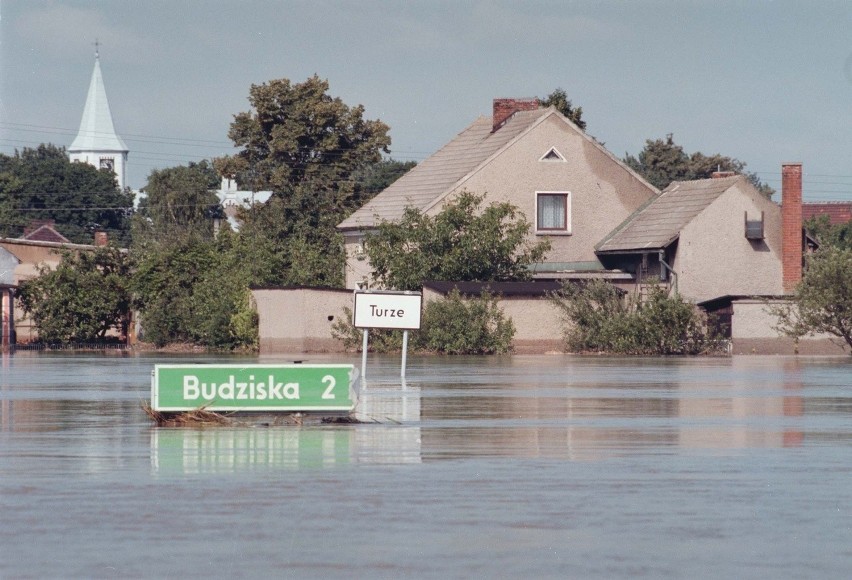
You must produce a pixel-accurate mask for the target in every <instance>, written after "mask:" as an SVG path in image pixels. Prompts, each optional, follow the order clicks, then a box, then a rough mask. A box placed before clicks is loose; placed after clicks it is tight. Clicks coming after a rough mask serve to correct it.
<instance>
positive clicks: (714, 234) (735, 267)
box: [674, 185, 783, 302]
mask: <svg viewBox="0 0 852 580" xmlns="http://www.w3.org/2000/svg"><path fill="white" fill-rule="evenodd" d="M761 211H762V212H763V216H764V235H765V239H764V240H748V239H747V238H746V237H745V226H744V218H745V212H748V216H749V219H750V220H756V219H759V218H760V213H761ZM674 268H675V271H676V272H677V273H678V290H679V292H680V293H681V294H682V295H683V296H685V297H686V298H689V299H690V300H693V301H695V302H701V301H703V300H709V299H712V298H715V297H717V296H726V295H773V294H782V293H783V292H782V290H783V289H782V286H781V209H780V207H779V206H778V205H777V204H775V203H773V202H772V201H771V200H769V199H767V198H766V197H765V196H763V195H761V194H760V193H759V192H758V191H757V190H755V189H754V188H753V187H751V186H748V185H736V186H734V187H732V188H731V189H730V190H728V191H727V192H725V193H724V194H722V195H721V196H719V198H718V199H717V200H716V201H715V202H713V203H712V204H710V206H709V207H707V208H706V209H705V210H704V211H703V212H702V213H701V214H699V215H698V216H697V217H696V218H695V219H693V220H692V221H691V222H690V223H689V224H687V225H686V227H684V228H683V230H682V231H681V234H680V240H679V241H678V248H677V258H676V260H675V264H674Z"/></svg>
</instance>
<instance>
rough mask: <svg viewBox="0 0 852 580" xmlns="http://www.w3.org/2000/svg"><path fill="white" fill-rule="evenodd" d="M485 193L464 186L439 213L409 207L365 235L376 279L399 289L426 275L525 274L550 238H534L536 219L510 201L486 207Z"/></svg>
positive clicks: (487, 277) (442, 277)
mask: <svg viewBox="0 0 852 580" xmlns="http://www.w3.org/2000/svg"><path fill="white" fill-rule="evenodd" d="M484 199H485V196H484V195H476V194H473V193H470V192H466V191H465V192H462V193H461V194H460V195H459V196H458V198H457V199H455V200H454V201H453V202H451V203H449V204H448V205H446V206H445V207H444V208H443V209H442V210H441V212H440V213H438V214H437V215H435V216H434V217H432V216H428V215H425V214H423V213H421V212H420V211H419V210H417V209H414V208H407V209H406V211H405V213H404V215H403V217H402V219H401V220H400V221H398V222H387V221H385V222H382V223H381V224H379V226H378V228H377V230H376V232H375V233H372V234H368V235H367V236H365V247H366V252H367V255H368V256H369V258H370V263H371V265H372V266H373V270H374V274H373V276H374V281H377V282H379V283H380V284H382V285H384V286H386V287H388V288H396V289H399V290H416V289H419V288H420V287H421V286H422V284H423V281H424V280H452V281H483V282H484V281H494V280H525V279H528V278H529V277H530V271H529V269H528V266H529V265H530V264H532V263H535V262H538V261H540V260H541V259H542V258H543V257H544V255H545V253H546V252H547V251H548V250H549V249H550V242H549V241H542V242H538V243H535V244H533V243H531V242H529V240H528V234H529V231H530V228H531V226H530V223H529V222H528V221H527V220H526V218H525V217H524V216H523V214H521V213H520V212H519V211H518V210H517V208H516V207H515V206H513V205H511V204H509V203H492V204H489V205H488V206H487V207H485V208H482V204H483V201H484Z"/></svg>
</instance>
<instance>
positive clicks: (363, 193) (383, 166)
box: [352, 159, 417, 205]
mask: <svg viewBox="0 0 852 580" xmlns="http://www.w3.org/2000/svg"><path fill="white" fill-rule="evenodd" d="M416 165H417V162H416V161H396V160H394V159H382V160H381V161H379V162H378V163H373V164H371V165H367V166H365V167H363V168H362V169H359V170H357V171H355V172H354V173H353V175H352V180H353V181H354V182H355V193H356V196H357V197H358V199H359V201H360V203H361V205H363V204H364V203H366V202H368V201H369V200H370V199H372V198H373V197H374V196H375V195H376V194H377V193H380V192H381V191H383V190H384V189H386V188H387V187H388V186H389V185H390V184H392V183H393V182H394V181H396V180H397V179H399V178H400V177H402V176H403V175H405V174H406V173H408V172H409V171H411V170H412V169H414V167H415V166H416Z"/></svg>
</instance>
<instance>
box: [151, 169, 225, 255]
mask: <svg viewBox="0 0 852 580" xmlns="http://www.w3.org/2000/svg"><path fill="white" fill-rule="evenodd" d="M218 186H219V178H218V176H217V174H216V171H215V170H214V169H213V167H212V165H210V164H209V163H208V162H207V161H201V162H200V163H189V165H187V166H178V167H169V168H166V169H156V170H154V171H152V172H151V174H150V175H149V176H148V183H147V184H146V185H145V187H144V188H143V189H142V191H143V192H144V193H145V194H146V196H145V198H143V199H142V202H141V203H140V207H139V218H138V219H137V220H136V222H137V223H136V224H135V225H136V229H135V231H134V236H135V240H134V241H135V242H136V243H137V245H138V244H141V243H150V242H156V243H161V244H163V243H165V244H167V243H175V242H177V241H178V240H183V239H186V238H188V237H195V238H198V239H206V240H210V239H212V238H213V219H214V218H220V219H222V218H224V212H223V211H222V207H221V206H220V204H219V199H218V198H217V197H216V194H215V193H213V190H215V189H216V188H217V187H218Z"/></svg>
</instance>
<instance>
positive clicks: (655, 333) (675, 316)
mask: <svg viewBox="0 0 852 580" xmlns="http://www.w3.org/2000/svg"><path fill="white" fill-rule="evenodd" d="M553 301H554V303H555V304H556V305H557V306H558V307H559V309H560V310H561V311H562V313H563V317H564V319H565V322H566V327H565V345H566V347H567V349H568V350H570V351H575V352H584V351H586V352H588V351H591V352H609V353H617V354H643V355H654V354H656V355H668V354H700V353H706V352H710V351H714V350H719V349H720V348H721V341H720V340H719V339H718V337H716V336H715V335H714V334H713V333H712V332H711V331H710V330H709V328H708V325H707V323H706V320H705V317H704V316H703V315H702V314H701V312H700V311H699V310H698V309H697V308H696V307H695V306H694V305H693V304H691V303H689V302H687V301H685V300H683V299H682V298H680V297H679V296H668V295H667V294H666V292H665V291H664V290H663V289H662V288H659V287H655V288H653V289H652V290H651V293H650V295H649V296H648V297H647V298H646V299H645V301H644V302H642V301H639V300H638V299H637V298H635V297H621V296H620V295H619V293H618V290H617V289H616V288H615V287H614V286H612V285H611V284H608V283H607V282H604V281H603V280H593V281H591V282H589V283H588V284H585V285H582V286H580V285H577V284H570V283H566V284H565V285H564V286H563V289H562V291H561V292H559V293H558V294H556V295H554V297H553Z"/></svg>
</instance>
